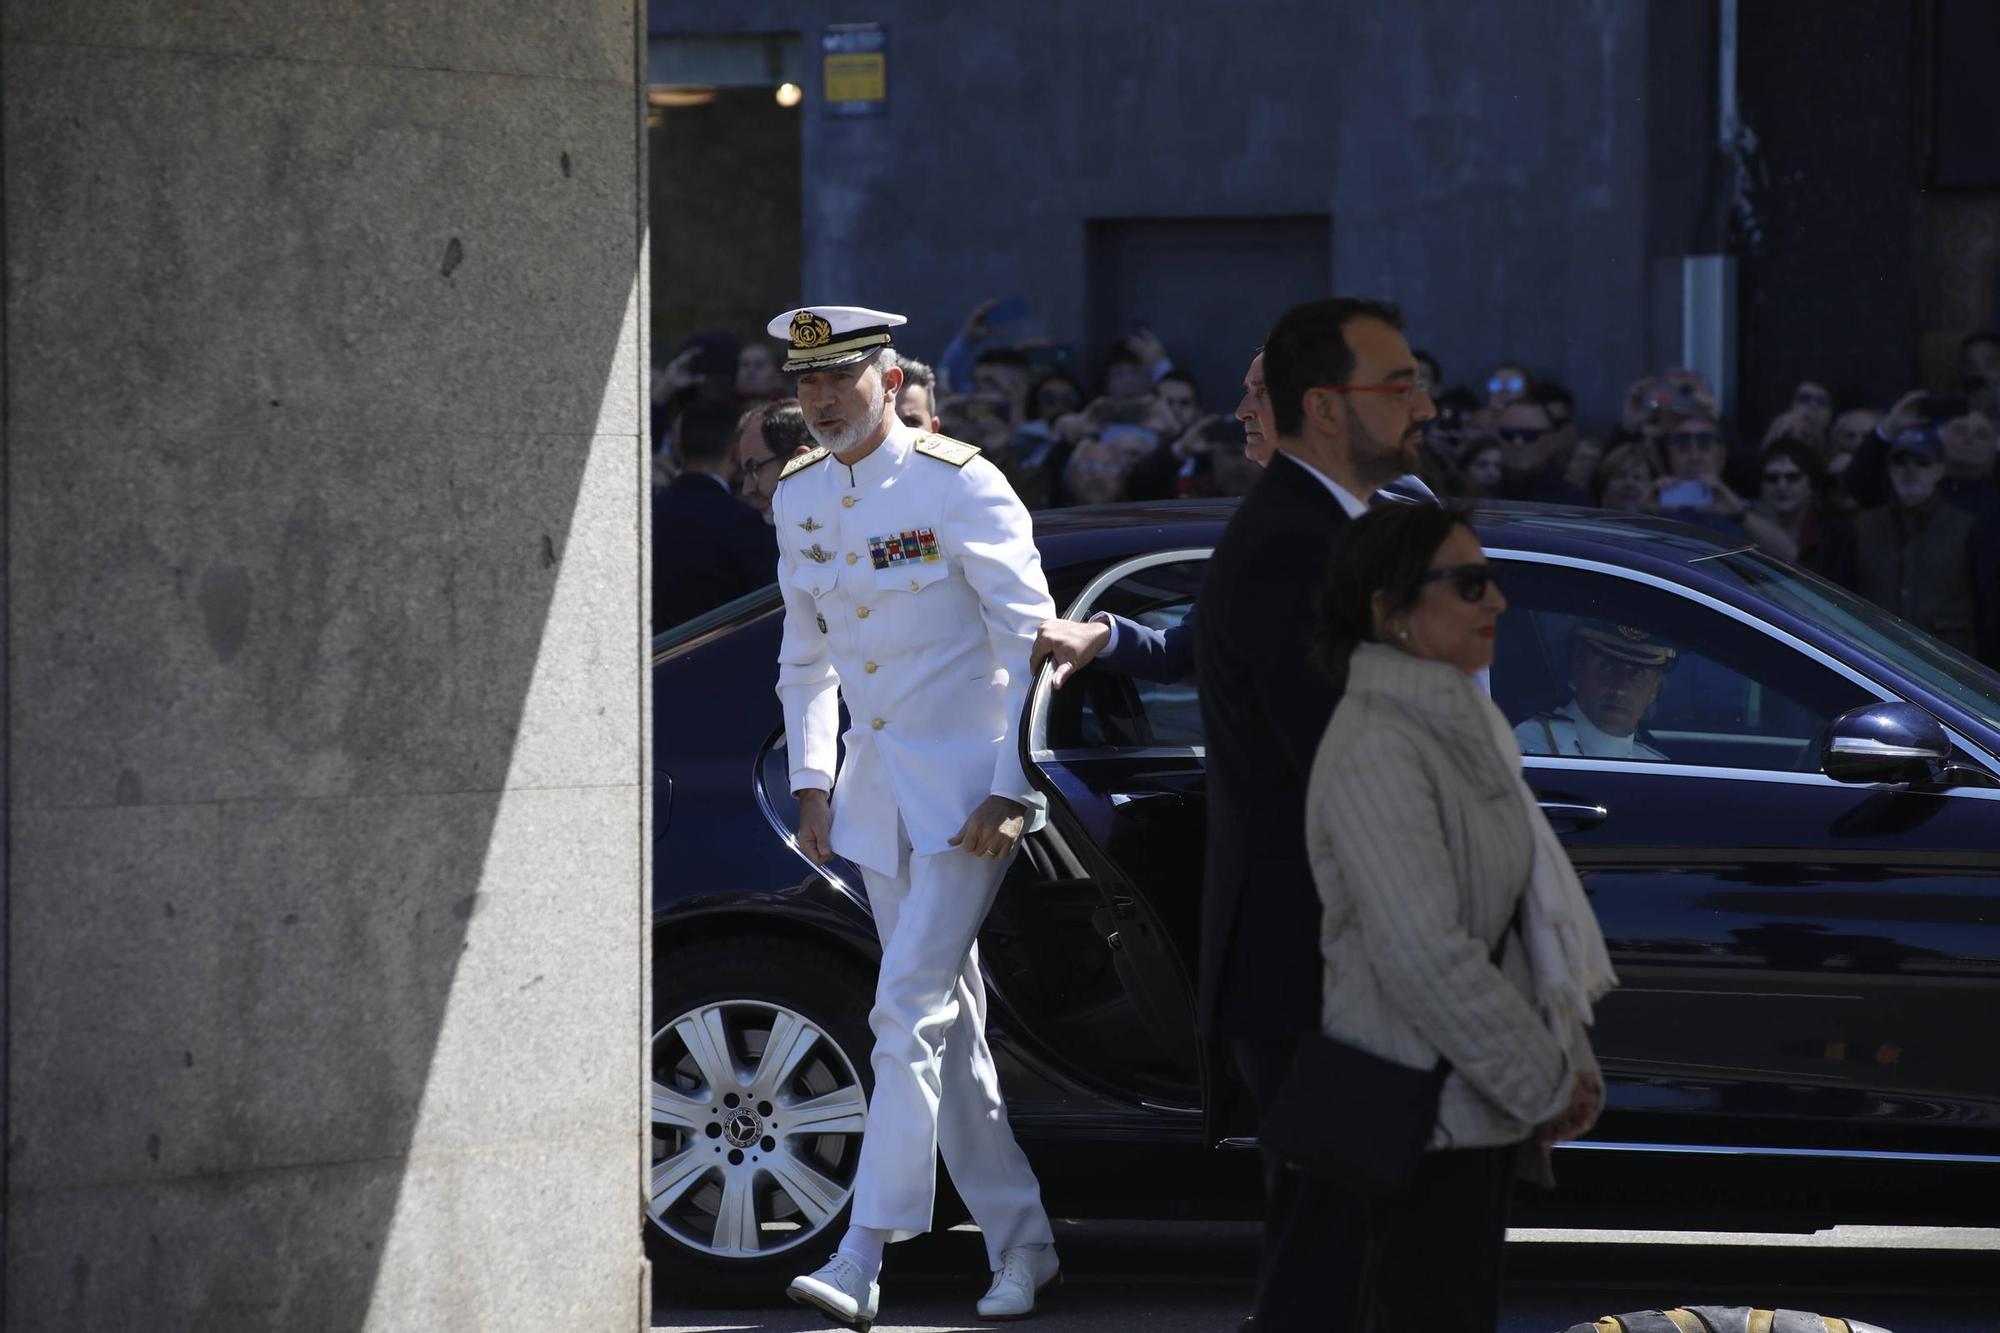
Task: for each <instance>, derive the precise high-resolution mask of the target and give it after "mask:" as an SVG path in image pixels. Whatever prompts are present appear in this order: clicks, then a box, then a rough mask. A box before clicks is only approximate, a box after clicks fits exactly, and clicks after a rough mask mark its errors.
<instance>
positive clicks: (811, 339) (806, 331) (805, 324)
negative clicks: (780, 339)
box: [792, 310, 833, 347]
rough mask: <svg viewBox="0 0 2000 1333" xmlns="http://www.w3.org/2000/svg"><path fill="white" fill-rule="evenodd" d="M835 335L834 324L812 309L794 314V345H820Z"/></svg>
mask: <svg viewBox="0 0 2000 1333" xmlns="http://www.w3.org/2000/svg"><path fill="white" fill-rule="evenodd" d="M832 336H833V325H831V324H829V323H827V322H826V321H825V320H823V319H821V318H820V317H819V316H818V315H815V314H814V313H813V312H812V311H810V310H801V311H799V313H798V314H796V315H793V316H792V346H794V347H818V346H819V345H820V344H821V343H823V342H825V341H826V340H827V339H829V338H831V337H832Z"/></svg>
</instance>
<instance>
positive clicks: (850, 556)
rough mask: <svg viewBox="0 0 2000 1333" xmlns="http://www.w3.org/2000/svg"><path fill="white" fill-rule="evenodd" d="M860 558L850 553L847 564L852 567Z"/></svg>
mask: <svg viewBox="0 0 2000 1333" xmlns="http://www.w3.org/2000/svg"><path fill="white" fill-rule="evenodd" d="M860 558H861V557H860V556H858V555H856V554H854V552H852V551H849V552H848V553H847V563H848V564H850V565H851V564H853V563H854V562H855V561H856V560H859V559H860Z"/></svg>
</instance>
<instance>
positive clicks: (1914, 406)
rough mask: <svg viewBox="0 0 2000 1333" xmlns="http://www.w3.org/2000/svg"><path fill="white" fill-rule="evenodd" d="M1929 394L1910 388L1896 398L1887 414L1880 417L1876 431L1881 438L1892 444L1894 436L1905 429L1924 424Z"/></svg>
mask: <svg viewBox="0 0 2000 1333" xmlns="http://www.w3.org/2000/svg"><path fill="white" fill-rule="evenodd" d="M1929 399H1930V394H1929V393H1927V392H1926V391H1924V390H1922V389H1912V390H1911V391H1910V392H1908V393H1906V394H1904V395H1903V396H1902V397H1901V398H1898V399H1897V400H1896V405H1895V406H1894V407H1892V408H1890V409H1889V415H1888V416H1886V417H1883V418H1882V424H1881V425H1879V426H1877V427H1876V428H1875V429H1876V431H1877V432H1878V433H1879V434H1880V435H1881V436H1882V438H1883V439H1885V440H1887V441H1888V442H1889V443H1891V444H1894V443H1895V442H1896V437H1897V436H1898V435H1901V434H1902V433H1903V432H1904V431H1906V430H1915V429H1916V428H1917V427H1919V426H1921V425H1923V424H1924V409H1925V408H1926V407H1927V406H1928V405H1929Z"/></svg>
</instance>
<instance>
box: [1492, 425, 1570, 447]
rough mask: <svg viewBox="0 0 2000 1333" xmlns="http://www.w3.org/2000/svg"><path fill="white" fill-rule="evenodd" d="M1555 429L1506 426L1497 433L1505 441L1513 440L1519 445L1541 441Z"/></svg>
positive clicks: (1550, 427) (1552, 427)
mask: <svg viewBox="0 0 2000 1333" xmlns="http://www.w3.org/2000/svg"><path fill="white" fill-rule="evenodd" d="M1554 429H1555V427H1554V426H1544V427H1543V428H1542V429H1540V430H1536V429H1535V428H1533V427H1532V426H1506V427H1503V428H1502V429H1500V430H1499V431H1498V432H1496V433H1497V434H1498V435H1499V436H1500V438H1501V439H1503V440H1513V441H1515V442H1517V443H1521V444H1527V443H1531V442H1533V441H1535V440H1539V439H1541V438H1542V436H1544V435H1547V434H1548V433H1549V432H1550V431H1552V430H1554Z"/></svg>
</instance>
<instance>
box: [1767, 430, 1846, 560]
mask: <svg viewBox="0 0 2000 1333" xmlns="http://www.w3.org/2000/svg"><path fill="white" fill-rule="evenodd" d="M1757 472H1758V477H1759V481H1760V486H1759V489H1758V492H1757V499H1756V500H1755V501H1753V502H1752V503H1751V506H1750V512H1751V513H1752V514H1755V515H1758V516H1761V517H1762V518H1763V519H1764V520H1765V521H1766V523H1767V524H1768V525H1769V527H1771V528H1775V529H1776V530H1777V532H1776V538H1782V541H1780V540H1777V539H1776V538H1774V537H1773V536H1772V535H1771V534H1769V533H1766V534H1765V535H1762V536H1760V537H1759V538H1758V542H1757V544H1758V545H1759V546H1761V547H1763V548H1764V549H1765V550H1766V551H1768V552H1770V553H1771V554H1772V555H1775V556H1777V557H1778V558H1779V559H1780V560H1789V561H1791V562H1792V563H1793V564H1795V565H1803V566H1804V567H1805V568H1807V569H1810V570H1812V571H1813V572H1814V573H1815V574H1821V575H1824V576H1825V577H1827V578H1830V579H1832V580H1833V581H1834V582H1836V583H1843V584H1847V585H1849V586H1852V584H1853V581H1854V568H1853V557H1854V521H1853V519H1851V518H1850V517H1849V516H1848V515H1846V514H1845V513H1842V512H1841V511H1840V510H1839V509H1838V508H1837V507H1835V506H1834V505H1832V504H1831V503H1829V501H1828V493H1829V490H1830V488H1831V479H1830V478H1829V477H1828V476H1827V471H1826V464H1825V462H1823V461H1822V460H1821V457H1820V453H1819V450H1817V449H1815V448H1813V447H1812V445H1811V444H1809V443H1807V442H1806V441H1804V440H1800V439H1795V438H1793V437H1791V436H1787V435H1781V436H1779V437H1778V438H1777V439H1775V440H1772V441H1771V442H1770V443H1769V444H1766V445H1765V446H1764V447H1763V449H1762V450H1761V451H1759V453H1758V455H1757Z"/></svg>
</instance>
